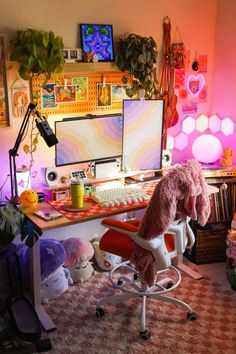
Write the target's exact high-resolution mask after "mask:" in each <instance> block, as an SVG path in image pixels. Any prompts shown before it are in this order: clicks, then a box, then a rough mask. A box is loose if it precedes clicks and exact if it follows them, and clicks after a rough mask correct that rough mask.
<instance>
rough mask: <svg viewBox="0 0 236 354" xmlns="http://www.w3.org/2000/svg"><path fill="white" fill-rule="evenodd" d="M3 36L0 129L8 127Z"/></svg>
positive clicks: (1, 38)
mask: <svg viewBox="0 0 236 354" xmlns="http://www.w3.org/2000/svg"><path fill="white" fill-rule="evenodd" d="M4 44H5V43H4V36H0V127H7V126H9V105H8V95H7V75H6V62H5V46H4Z"/></svg>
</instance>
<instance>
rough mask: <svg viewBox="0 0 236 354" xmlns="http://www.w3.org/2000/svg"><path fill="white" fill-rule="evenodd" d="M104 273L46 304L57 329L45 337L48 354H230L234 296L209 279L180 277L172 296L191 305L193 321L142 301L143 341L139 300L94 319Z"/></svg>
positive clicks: (104, 290)
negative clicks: (147, 332) (146, 333)
mask: <svg viewBox="0 0 236 354" xmlns="http://www.w3.org/2000/svg"><path fill="white" fill-rule="evenodd" d="M108 287H109V283H108V273H105V272H104V273H96V274H95V275H94V276H92V278H90V280H89V281H87V282H86V283H84V284H77V285H73V286H71V287H70V288H69V289H68V291H67V292H65V293H64V294H63V295H61V296H60V297H58V298H57V299H55V300H52V301H50V302H49V303H48V304H47V305H46V310H47V311H48V313H49V315H50V316H51V318H52V320H53V321H54V323H55V324H56V326H57V330H56V331H54V332H52V333H50V335H49V336H50V338H51V341H52V345H53V350H52V351H50V353H53V354H72V353H73V354H141V353H142V354H143V353H155V354H172V353H173V354H189V353H193V354H210V353H211V354H235V353H236V292H233V291H231V290H230V289H229V290H227V291H225V290H223V288H221V285H220V284H217V283H212V282H211V281H210V280H209V279H201V280H194V279H192V278H189V277H188V276H186V275H183V279H182V282H181V284H180V286H179V287H178V288H177V289H175V290H174V291H173V292H172V294H173V295H174V296H176V297H178V298H180V299H182V300H183V301H185V302H187V303H188V304H189V305H191V306H192V308H193V309H194V311H195V312H196V313H197V320H196V321H188V320H187V319H186V313H185V312H184V310H183V309H182V308H180V307H177V306H175V305H172V304H166V303H165V304H164V303H162V302H159V301H157V300H154V299H149V300H147V328H148V330H150V331H151V337H150V339H149V340H143V339H141V338H140V337H139V316H140V301H139V299H132V300H129V301H126V302H124V303H122V304H117V305H116V306H114V305H113V306H111V305H108V304H106V305H104V307H103V309H104V311H105V316H104V317H102V318H101V319H99V318H97V317H96V315H95V308H96V304H97V302H98V300H99V299H100V298H101V297H103V296H104V295H106V294H108V293H109V292H110V291H113V290H110V289H109V290H108Z"/></svg>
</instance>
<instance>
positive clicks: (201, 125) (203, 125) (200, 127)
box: [196, 114, 208, 133]
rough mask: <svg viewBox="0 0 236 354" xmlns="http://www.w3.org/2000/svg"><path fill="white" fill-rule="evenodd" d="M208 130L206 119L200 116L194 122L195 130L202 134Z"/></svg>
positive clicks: (202, 115)
mask: <svg viewBox="0 0 236 354" xmlns="http://www.w3.org/2000/svg"><path fill="white" fill-rule="evenodd" d="M207 128H208V117H207V116H205V115H204V114H201V115H200V116H199V117H198V118H197V120H196V130H197V131H199V132H201V133H202V132H204V131H205V130H206V129H207Z"/></svg>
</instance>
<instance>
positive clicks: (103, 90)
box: [97, 83, 112, 107]
mask: <svg viewBox="0 0 236 354" xmlns="http://www.w3.org/2000/svg"><path fill="white" fill-rule="evenodd" d="M111 104H112V85H111V84H103V83H101V84H97V107H108V106H111Z"/></svg>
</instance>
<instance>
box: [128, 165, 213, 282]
mask: <svg viewBox="0 0 236 354" xmlns="http://www.w3.org/2000/svg"><path fill="white" fill-rule="evenodd" d="M177 215H178V218H180V216H181V215H186V216H189V217H190V218H191V219H192V220H195V221H197V222H198V224H199V225H201V226H204V225H205V224H206V222H207V220H208V218H209V215H210V203H209V197H208V193H207V185H206V182H205V178H204V176H203V174H202V170H201V166H200V164H199V163H198V162H197V161H196V160H190V161H187V162H186V163H185V164H184V165H182V166H179V167H176V168H175V169H173V170H172V171H170V172H169V173H168V174H167V175H166V176H164V177H163V178H162V179H161V180H160V182H159V183H158V184H157V186H156V188H155V190H154V192H153V195H152V197H151V199H150V202H149V203H148V206H147V209H146V211H145V214H144V216H143V218H142V220H141V223H140V225H139V234H140V236H141V237H143V238H145V239H147V240H150V239H153V238H155V237H157V236H159V235H161V234H163V233H165V232H166V231H167V230H168V228H169V226H170V224H171V222H172V221H173V220H175V218H176V216H177ZM131 263H133V265H134V266H135V268H136V269H137V270H138V271H139V272H140V273H141V276H142V278H143V280H144V281H145V282H146V283H147V284H148V285H149V286H151V285H153V283H154V282H155V275H156V272H157V268H156V264H155V260H154V257H153V255H152V253H151V252H150V251H147V250H145V249H143V248H141V247H140V246H138V245H135V250H134V252H133V254H132V257H131Z"/></svg>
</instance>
